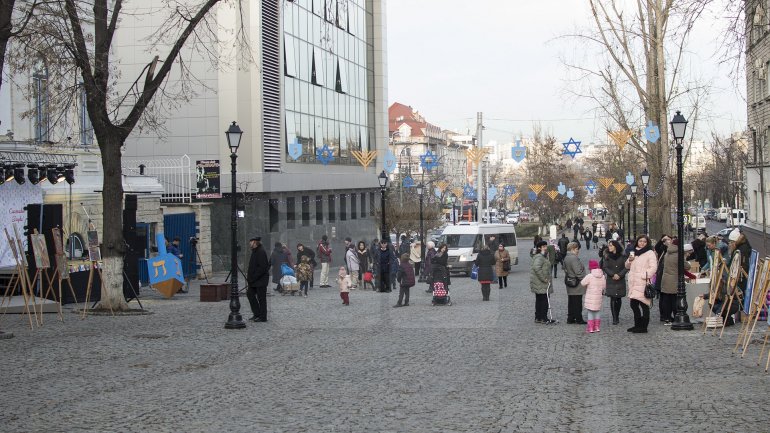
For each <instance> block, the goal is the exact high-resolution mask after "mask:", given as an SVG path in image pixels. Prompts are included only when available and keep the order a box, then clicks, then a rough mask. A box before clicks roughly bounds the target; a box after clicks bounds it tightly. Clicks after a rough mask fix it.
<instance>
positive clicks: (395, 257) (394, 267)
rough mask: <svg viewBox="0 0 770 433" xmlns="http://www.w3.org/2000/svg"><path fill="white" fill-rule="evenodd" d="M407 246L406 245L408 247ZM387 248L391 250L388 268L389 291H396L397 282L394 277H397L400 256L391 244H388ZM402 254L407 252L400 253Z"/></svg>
mask: <svg viewBox="0 0 770 433" xmlns="http://www.w3.org/2000/svg"><path fill="white" fill-rule="evenodd" d="M408 245H409V244H407V246H408ZM388 248H390V250H391V255H390V266H389V267H388V269H390V279H389V280H388V281H389V282H390V290H391V291H392V290H398V281H397V280H396V277H397V276H398V268H399V266H400V264H401V261H400V260H399V257H400V255H399V254H397V253H396V247H395V246H394V245H392V244H390V243H389V244H388ZM402 254H407V255H408V254H409V251H407V252H405V253H402Z"/></svg>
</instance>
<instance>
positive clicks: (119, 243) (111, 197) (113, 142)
mask: <svg viewBox="0 0 770 433" xmlns="http://www.w3.org/2000/svg"><path fill="white" fill-rule="evenodd" d="M100 135H101V136H100V137H97V138H98V139H99V148H100V149H101V153H102V168H103V171H104V182H103V184H102V185H103V188H102V191H103V192H102V207H103V209H104V211H103V214H102V232H103V239H102V254H103V257H102V261H103V267H102V298H101V301H100V302H99V307H100V308H110V309H112V310H127V309H128V304H126V300H125V298H124V297H123V254H124V253H125V247H124V245H125V244H124V242H123V175H122V172H121V165H120V157H121V154H120V149H121V147H122V146H123V140H124V138H123V137H122V136H121V135H120V133H119V132H118V131H117V128H114V129H110V130H108V131H106V132H105V133H103V134H100Z"/></svg>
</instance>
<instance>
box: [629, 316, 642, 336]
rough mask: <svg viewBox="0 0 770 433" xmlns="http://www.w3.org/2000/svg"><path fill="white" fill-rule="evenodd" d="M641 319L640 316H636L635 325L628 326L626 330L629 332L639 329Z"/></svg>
mask: <svg viewBox="0 0 770 433" xmlns="http://www.w3.org/2000/svg"><path fill="white" fill-rule="evenodd" d="M640 322H641V319H640V318H639V317H636V316H634V326H632V327H630V328H628V329H627V330H626V331H628V332H636V330H637V329H639V326H640Z"/></svg>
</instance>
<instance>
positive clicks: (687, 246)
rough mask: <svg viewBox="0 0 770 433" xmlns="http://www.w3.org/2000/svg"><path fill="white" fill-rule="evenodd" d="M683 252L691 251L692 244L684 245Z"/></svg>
mask: <svg viewBox="0 0 770 433" xmlns="http://www.w3.org/2000/svg"><path fill="white" fill-rule="evenodd" d="M684 250H685V251H692V244H684Z"/></svg>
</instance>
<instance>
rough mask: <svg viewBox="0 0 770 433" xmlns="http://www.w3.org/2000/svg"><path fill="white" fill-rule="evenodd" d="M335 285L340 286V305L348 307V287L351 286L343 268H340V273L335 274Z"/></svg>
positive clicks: (351, 283)
mask: <svg viewBox="0 0 770 433" xmlns="http://www.w3.org/2000/svg"><path fill="white" fill-rule="evenodd" d="M337 284H338V285H339V286H340V298H342V305H350V299H349V298H348V295H349V294H350V287H351V286H352V285H353V282H352V280H351V279H350V275H348V272H347V271H346V270H345V267H344V266H341V267H340V272H339V274H337Z"/></svg>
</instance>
